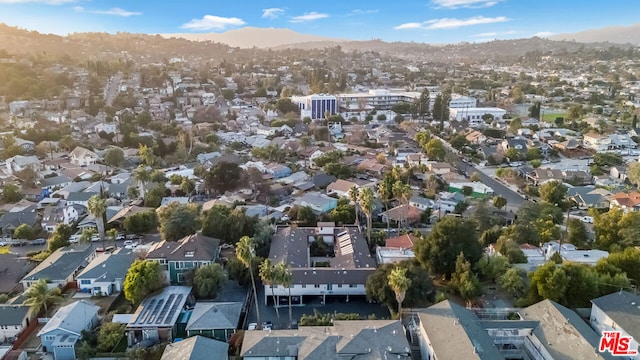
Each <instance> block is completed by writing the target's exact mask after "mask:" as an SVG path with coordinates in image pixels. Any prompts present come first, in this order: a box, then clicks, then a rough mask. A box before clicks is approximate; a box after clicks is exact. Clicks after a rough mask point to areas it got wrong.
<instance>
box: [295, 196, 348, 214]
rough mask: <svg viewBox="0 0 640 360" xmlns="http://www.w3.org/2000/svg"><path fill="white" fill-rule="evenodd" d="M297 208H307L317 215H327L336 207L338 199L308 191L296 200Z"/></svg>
mask: <svg viewBox="0 0 640 360" xmlns="http://www.w3.org/2000/svg"><path fill="white" fill-rule="evenodd" d="M295 202H296V204H297V205H298V206H301V207H304V206H309V207H310V208H311V209H312V210H313V212H315V213H317V214H323V213H328V212H330V211H331V210H333V209H335V208H336V206H338V199H336V198H332V197H330V196H327V195H325V194H321V193H319V192H315V191H310V192H307V193H305V194H304V195H302V197H300V198H298V199H296V201H295Z"/></svg>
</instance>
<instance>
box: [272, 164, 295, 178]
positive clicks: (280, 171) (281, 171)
mask: <svg viewBox="0 0 640 360" xmlns="http://www.w3.org/2000/svg"><path fill="white" fill-rule="evenodd" d="M266 170H267V173H268V174H271V175H272V176H273V178H274V179H280V178H284V177H287V176H289V175H291V169H290V168H289V167H288V166H285V165H281V164H269V165H267V167H266Z"/></svg>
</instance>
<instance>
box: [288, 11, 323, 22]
mask: <svg viewBox="0 0 640 360" xmlns="http://www.w3.org/2000/svg"><path fill="white" fill-rule="evenodd" d="M328 17H329V15H328V14H324V13H319V12H316V11H313V12H310V13H305V14H304V15H299V16H294V17H292V18H291V20H289V22H292V23H299V22H305V21H313V20H319V19H325V18H328Z"/></svg>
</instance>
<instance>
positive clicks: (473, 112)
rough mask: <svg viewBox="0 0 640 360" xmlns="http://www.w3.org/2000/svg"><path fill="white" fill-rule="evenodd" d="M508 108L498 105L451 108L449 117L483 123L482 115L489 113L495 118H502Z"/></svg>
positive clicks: (470, 122) (472, 122) (470, 123)
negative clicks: (501, 107)
mask: <svg viewBox="0 0 640 360" xmlns="http://www.w3.org/2000/svg"><path fill="white" fill-rule="evenodd" d="M506 113H507V111H506V110H504V109H500V108H496V107H472V108H471V107H470V108H449V117H450V118H451V119H455V120H458V121H463V120H467V121H469V125H473V124H482V123H483V120H482V116H483V115H486V114H489V115H492V116H493V118H494V119H502V117H503V116H504V115H505V114H506Z"/></svg>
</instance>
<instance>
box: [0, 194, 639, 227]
mask: <svg viewBox="0 0 640 360" xmlns="http://www.w3.org/2000/svg"><path fill="white" fill-rule="evenodd" d="M609 203H610V208H612V209H613V208H614V207H618V208H621V209H622V210H624V212H627V211H638V210H640V193H639V192H637V191H632V192H629V193H625V192H619V193H616V194H613V196H612V197H611V198H610V199H609ZM0 220H1V219H0Z"/></svg>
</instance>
